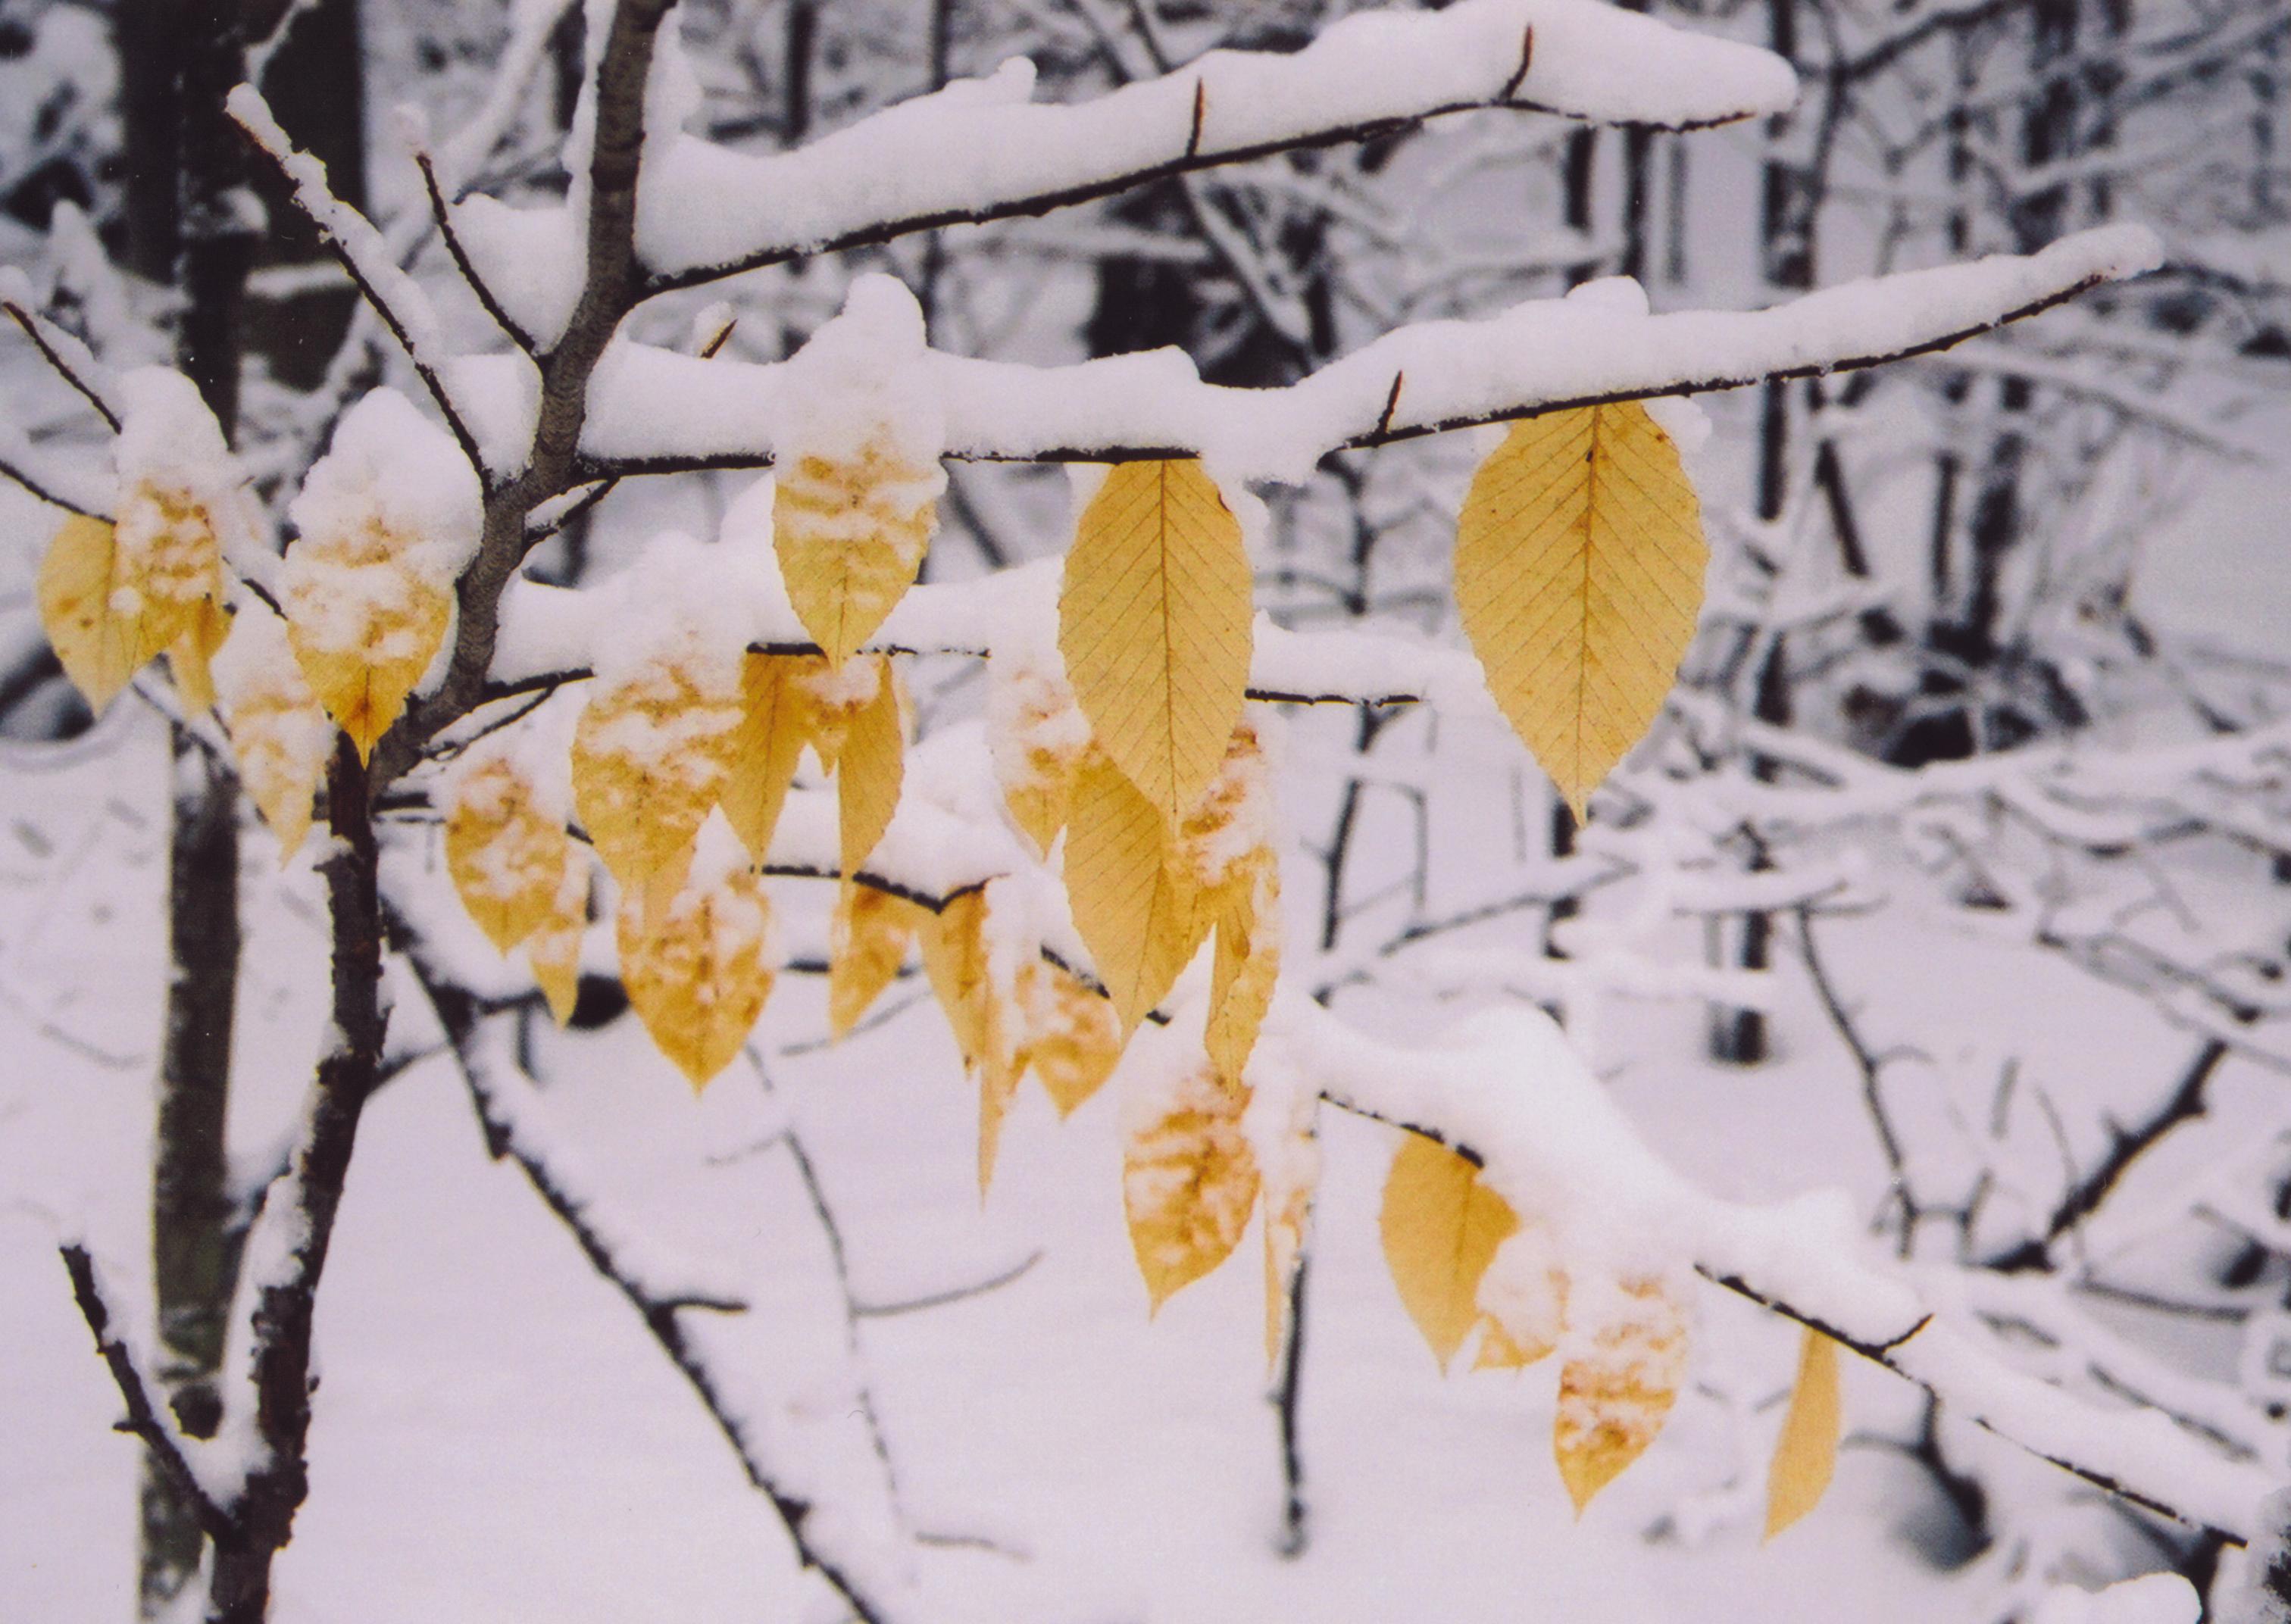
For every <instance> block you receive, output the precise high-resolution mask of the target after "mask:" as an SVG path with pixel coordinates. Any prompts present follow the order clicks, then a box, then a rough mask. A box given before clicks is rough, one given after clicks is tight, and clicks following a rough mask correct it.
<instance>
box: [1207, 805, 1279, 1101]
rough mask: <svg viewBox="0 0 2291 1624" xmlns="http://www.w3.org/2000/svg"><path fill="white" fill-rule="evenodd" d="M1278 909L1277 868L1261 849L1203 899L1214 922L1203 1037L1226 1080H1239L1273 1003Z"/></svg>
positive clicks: (1277, 964)
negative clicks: (1214, 942)
mask: <svg viewBox="0 0 2291 1624" xmlns="http://www.w3.org/2000/svg"><path fill="white" fill-rule="evenodd" d="M1280 910H1281V871H1280V868H1279V867H1278V865H1277V864H1275V863H1274V857H1273V853H1272V852H1271V850H1269V849H1268V848H1264V847H1259V848H1258V850H1257V853H1256V854H1255V855H1254V856H1251V857H1250V858H1249V859H1248V860H1246V861H1245V862H1244V863H1243V864H1242V866H1241V867H1240V868H1239V869H1238V870H1237V871H1236V872H1234V874H1233V875H1232V876H1231V877H1230V878H1228V879H1227V880H1226V881H1225V883H1224V884H1223V885H1221V886H1219V887H1218V888H1217V890H1216V891H1215V892H1213V893H1211V894H1210V896H1209V898H1208V899H1207V903H1206V906H1205V908H1204V912H1207V913H1208V914H1209V915H1210V917H1212V918H1213V919H1215V920H1216V921H1217V957H1216V960H1215V961H1214V964H1213V966H1212V968H1211V970H1210V1016H1209V1026H1208V1030H1207V1033H1206V1034H1205V1038H1206V1041H1207V1043H1208V1046H1209V1052H1210V1061H1211V1062H1212V1063H1213V1064H1214V1065H1216V1067H1217V1071H1218V1076H1220V1077H1222V1078H1224V1079H1225V1080H1226V1081H1227V1082H1232V1083H1238V1082H1239V1081H1241V1079H1242V1075H1243V1073H1244V1072H1245V1070H1246V1068H1247V1067H1248V1065H1249V1056H1250V1050H1251V1049H1254V1048H1255V1047H1256V1044H1257V1033H1258V1028H1259V1027H1261V1026H1263V1025H1264V1024H1265V1014H1266V1010H1267V1009H1271V1008H1272V1007H1273V985H1274V981H1275V980H1276V979H1277V978H1278V977H1279V976H1280V973H1281V912H1280Z"/></svg>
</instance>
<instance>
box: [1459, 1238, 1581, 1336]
mask: <svg viewBox="0 0 2291 1624" xmlns="http://www.w3.org/2000/svg"><path fill="white" fill-rule="evenodd" d="M1476 1300H1477V1302H1478V1306H1479V1309H1480V1351H1479V1354H1478V1355H1477V1356H1476V1357H1475V1359H1474V1360H1473V1361H1472V1368H1473V1369H1474V1370H1475V1371H1516V1370H1521V1369H1523V1368H1524V1367H1526V1366H1528V1365H1531V1364H1533V1363H1537V1362H1538V1361H1539V1360H1542V1359H1545V1358H1547V1357H1549V1356H1550V1355H1551V1354H1552V1353H1553V1352H1554V1350H1555V1349H1556V1348H1557V1347H1558V1346H1559V1339H1560V1337H1561V1335H1562V1334H1563V1333H1564V1331H1565V1330H1566V1328H1567V1275H1566V1273H1565V1272H1564V1270H1563V1269H1561V1267H1560V1266H1559V1259H1558V1255H1557V1253H1556V1252H1555V1250H1553V1247H1552V1244H1551V1236H1550V1233H1549V1231H1547V1230H1546V1229H1545V1228H1544V1227H1543V1226H1541V1225H1540V1224H1535V1223H1527V1224H1523V1225H1522V1226H1520V1227H1519V1229H1518V1230H1517V1231H1515V1233H1514V1234H1512V1235H1511V1237H1510V1238H1509V1239H1508V1240H1507V1241H1505V1242H1504V1243H1503V1244H1502V1245H1501V1246H1499V1247H1498V1248H1497V1249H1496V1255H1495V1258H1494V1260H1493V1261H1492V1262H1491V1263H1490V1264H1489V1265H1488V1271H1487V1273H1486V1274H1483V1275H1482V1276H1481V1277H1480V1290H1479V1296H1478V1298H1477V1299H1476Z"/></svg>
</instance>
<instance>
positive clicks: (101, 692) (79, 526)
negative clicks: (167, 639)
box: [39, 513, 149, 715]
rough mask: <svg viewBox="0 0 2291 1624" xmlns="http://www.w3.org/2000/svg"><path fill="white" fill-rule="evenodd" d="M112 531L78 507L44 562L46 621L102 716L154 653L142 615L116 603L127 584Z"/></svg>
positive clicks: (75, 680)
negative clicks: (149, 650) (149, 648)
mask: <svg viewBox="0 0 2291 1624" xmlns="http://www.w3.org/2000/svg"><path fill="white" fill-rule="evenodd" d="M114 538H115V532H114V530H113V527H111V526H109V525H108V524H106V523H104V521H103V520H101V519H89V518H86V517H84V515H81V514H77V513H75V514H73V515H71V516H70V517H69V518H68V519H65V520H64V522H63V524H62V525H61V526H60V527H58V529H57V531H56V535H55V539H54V540H53V541H52V542H51V543H48V552H47V557H46V558H45V559H44V560H43V561H42V563H41V565H40V580H39V599H40V625H41V627H42V629H43V630H44V631H46V632H47V634H48V643H49V645H50V647H53V648H54V650H55V651H56V659H57V660H58V661H59V662H60V663H61V664H62V666H63V668H64V674H65V675H66V676H68V677H69V678H70V679H71V680H72V686H73V687H76V688H77V689H78V690H79V691H80V696H81V697H82V698H84V699H85V700H86V701H87V703H88V708H89V709H90V710H92V711H94V712H97V713H98V714H99V715H100V714H101V712H103V710H104V708H105V707H106V706H108V705H109V704H110V703H111V702H112V701H113V700H114V699H116V698H117V697H118V695H119V690H120V689H122V688H124V687H126V686H127V679H129V678H130V677H133V675H134V674H135V671H136V669H137V667H139V666H141V664H142V663H143V662H144V660H145V659H146V658H148V657H149V656H148V655H146V654H145V653H144V651H143V650H144V644H145V642H146V640H147V639H146V637H145V633H144V628H143V622H142V617H141V615H123V614H121V613H120V612H119V611H118V609H117V608H116V607H114V605H115V603H116V602H117V601H119V600H120V599H121V597H122V591H121V588H122V585H123V583H122V582H121V581H120V570H119V567H120V559H119V553H118V549H117V545H116V544H115V539H114Z"/></svg>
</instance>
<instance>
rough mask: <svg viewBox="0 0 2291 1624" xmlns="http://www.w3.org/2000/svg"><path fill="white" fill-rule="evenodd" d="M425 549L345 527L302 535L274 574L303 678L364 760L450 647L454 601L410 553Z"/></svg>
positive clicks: (380, 530)
mask: <svg viewBox="0 0 2291 1624" xmlns="http://www.w3.org/2000/svg"><path fill="white" fill-rule="evenodd" d="M421 546H422V542H421V538H419V537H416V536H410V535H402V534H400V533H398V532H397V531H394V530H392V529H390V527H387V526H386V525H384V524H382V523H381V522H380V521H379V520H376V521H374V522H372V523H367V524H362V525H346V526H344V527H341V528H339V529H330V530H325V531H320V532H318V533H316V534H306V535H303V536H302V538H301V540H300V541H298V542H296V543H294V545H293V547H292V548H290V549H289V550H288V551H287V554H286V564H285V568H284V570H283V571H281V573H280V588H279V607H282V608H283V609H285V612H286V635H287V636H288V638H290V639H292V640H293V645H294V653H295V655H296V657H297V658H299V659H300V660H301V662H302V673H303V675H304V676H306V677H307V678H309V682H310V691H311V692H313V693H314V694H316V695H318V703H320V704H322V705H324V706H326V714H327V715H329V716H331V717H333V718H334V721H335V723H336V724H337V725H338V726H339V727H340V728H342V731H343V732H344V733H347V734H349V735H350V740H351V742H352V743H353V744H356V745H357V746H358V758H359V760H366V759H368V758H370V757H371V756H372V755H373V753H374V744H375V741H377V740H378V739H380V738H381V737H382V735H383V734H385V733H387V732H389V731H390V724H391V723H392V722H394V721H396V720H398V712H401V711H403V710H405V708H406V696H407V695H410V694H411V693H413V692H414V685H415V684H417V683H419V682H420V681H421V680H422V673H423V672H424V671H428V670H429V669H430V661H431V660H433V659H435V658H436V657H437V655H438V647H439V646H440V645H441V644H443V643H444V642H445V640H446V623H447V621H448V620H449V619H451V617H452V613H453V607H454V595H453V592H452V591H450V590H449V589H448V588H447V587H446V586H445V585H443V584H441V583H439V582H438V580H437V579H436V578H435V575H434V573H433V572H432V571H430V570H429V569H427V568H423V567H418V565H417V562H416V560H415V559H414V557H412V556H410V555H412V554H414V553H415V552H417V551H418V550H420V548H421Z"/></svg>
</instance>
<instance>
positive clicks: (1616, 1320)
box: [1551, 1280, 1686, 1515]
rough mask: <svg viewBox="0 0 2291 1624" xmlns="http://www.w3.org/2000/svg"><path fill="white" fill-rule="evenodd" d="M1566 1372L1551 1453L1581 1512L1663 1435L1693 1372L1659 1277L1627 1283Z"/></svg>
mask: <svg viewBox="0 0 2291 1624" xmlns="http://www.w3.org/2000/svg"><path fill="white" fill-rule="evenodd" d="M1609 1295H1610V1296H1611V1298H1612V1301H1611V1302H1610V1303H1609V1305H1608V1306H1607V1312H1605V1313H1604V1314H1603V1315H1602V1317H1601V1321H1600V1323H1598V1324H1597V1326H1596V1329H1595V1330H1594V1331H1592V1333H1591V1335H1590V1336H1589V1338H1588V1339H1587V1340H1586V1341H1585V1343H1584V1345H1583V1346H1582V1347H1580V1349H1579V1350H1578V1352H1577V1353H1576V1355H1575V1356H1574V1357H1573V1358H1572V1359H1570V1360H1568V1361H1567V1363H1566V1365H1565V1366H1564V1368H1563V1369H1562V1370H1561V1371H1560V1372H1559V1411H1558V1417H1557V1419H1556V1421H1555V1424H1554V1426H1553V1428H1552V1436H1551V1442H1552V1452H1553V1453H1554V1455H1555V1456H1556V1457H1557V1459H1558V1461H1559V1475H1560V1476H1561V1478H1563V1479H1564V1481H1565V1483H1566V1484H1567V1492H1568V1494H1569V1496H1570V1497H1571V1498H1572V1499H1573V1500H1574V1502H1575V1510H1576V1512H1577V1514H1578V1515H1580V1514H1581V1512H1582V1510H1583V1508H1584V1507H1586V1506H1588V1505H1589V1504H1590V1503H1591V1497H1592V1496H1593V1495H1595V1494H1596V1493H1598V1492H1599V1491H1600V1490H1602V1489H1604V1488H1605V1487H1606V1486H1607V1485H1608V1484H1609V1483H1612V1482H1614V1480H1615V1478H1616V1477H1617V1476H1618V1475H1620V1473H1621V1472H1622V1470H1623V1468H1624V1467H1627V1466H1628V1465H1630V1463H1631V1462H1632V1461H1634V1460H1636V1459H1638V1458H1639V1456H1640V1455H1642V1454H1644V1452H1645V1451H1646V1447H1647V1445H1648V1444H1650V1443H1653V1442H1654V1438H1655V1435H1656V1434H1657V1433H1659V1432H1660V1431H1661V1430H1662V1423H1663V1419H1664V1418H1665V1417H1666V1416H1668V1414H1669V1413H1670V1406H1671V1403H1672V1401H1673V1400H1675V1399H1676V1397H1677V1396H1678V1384H1679V1380H1680V1379H1681V1378H1682V1377H1683V1376H1684V1374H1685V1371H1686V1313H1685V1310H1684V1307H1683V1306H1681V1305H1680V1304H1679V1303H1678V1301H1677V1300H1676V1298H1673V1297H1672V1296H1671V1294H1670V1292H1669V1291H1668V1290H1667V1289H1665V1287H1664V1286H1663V1284H1662V1282H1660V1281H1657V1280H1638V1281H1628V1280H1627V1281H1624V1282H1621V1284H1620V1287H1619V1288H1618V1289H1617V1290H1615V1291H1613V1292H1612V1293H1611V1294H1609Z"/></svg>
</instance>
